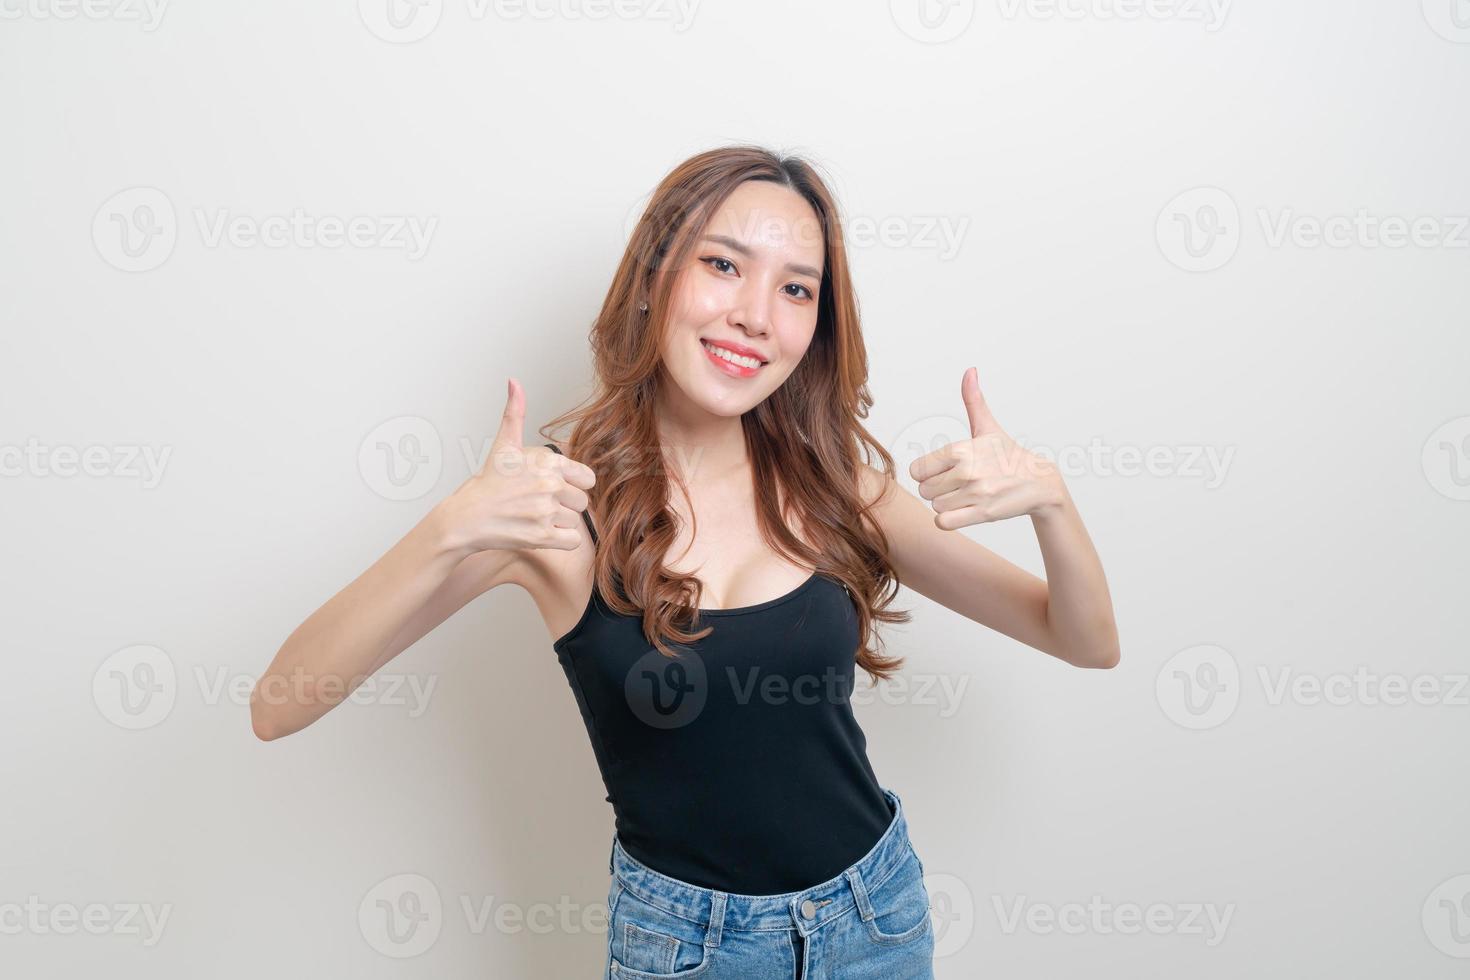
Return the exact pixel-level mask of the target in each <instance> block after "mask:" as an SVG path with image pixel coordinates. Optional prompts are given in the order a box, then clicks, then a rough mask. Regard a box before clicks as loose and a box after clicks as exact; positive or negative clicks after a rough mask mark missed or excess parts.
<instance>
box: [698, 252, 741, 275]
mask: <svg viewBox="0 0 1470 980" xmlns="http://www.w3.org/2000/svg"><path fill="white" fill-rule="evenodd" d="M699 261H701V262H706V263H708V264H709V265H710V267H711V268H713V269H715V270H716V271H719V272H724V271H725V270H724V269H723V268H721V267H720V264H724V265H727V266H729V267H730V271H731V272H734V271H735V263H734V262H731V261H730V260H729V259H727V258H723V257H721V256H719V255H710V256H706V257H705V258H702V259H700V260H699Z"/></svg>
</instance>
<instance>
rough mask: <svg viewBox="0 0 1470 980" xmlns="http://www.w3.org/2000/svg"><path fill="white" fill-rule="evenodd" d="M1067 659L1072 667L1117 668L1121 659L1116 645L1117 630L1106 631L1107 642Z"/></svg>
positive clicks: (1092, 668)
mask: <svg viewBox="0 0 1470 980" xmlns="http://www.w3.org/2000/svg"><path fill="white" fill-rule="evenodd" d="M1068 659H1069V662H1070V663H1071V664H1072V665H1073V666H1074V667H1084V668H1087V669H1090V670H1112V669H1113V668H1114V667H1116V666H1118V661H1119V660H1121V659H1122V651H1121V649H1120V648H1119V645H1118V632H1117V630H1116V629H1110V630H1108V640H1107V642H1105V643H1101V644H1094V645H1093V646H1091V647H1089V648H1088V649H1086V650H1082V651H1079V652H1077V653H1076V654H1074V655H1073V656H1072V657H1070V658H1068Z"/></svg>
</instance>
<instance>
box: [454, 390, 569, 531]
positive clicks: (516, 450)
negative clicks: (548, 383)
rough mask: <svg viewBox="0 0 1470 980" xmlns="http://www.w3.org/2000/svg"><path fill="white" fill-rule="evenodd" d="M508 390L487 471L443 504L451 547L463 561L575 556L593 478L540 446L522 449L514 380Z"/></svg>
mask: <svg viewBox="0 0 1470 980" xmlns="http://www.w3.org/2000/svg"><path fill="white" fill-rule="evenodd" d="M506 387H507V391H506V402H505V414H504V415H502V416H501V419H500V431H498V432H496V433H495V441H494V442H493V443H491V446H490V453H489V456H488V457H487V458H486V460H485V464H484V466H482V467H481V468H480V471H479V472H478V473H475V474H474V475H473V476H471V477H470V478H469V479H468V480H466V481H465V482H464V483H463V484H461V485H460V487H459V489H458V490H455V491H454V493H452V494H450V496H449V497H447V498H446V499H445V500H444V503H443V507H442V516H443V519H444V521H445V522H446V527H447V531H448V535H449V537H450V540H451V541H452V543H453V547H455V548H457V549H459V550H461V551H463V552H464V553H465V554H466V555H469V554H473V553H474V552H477V551H486V550H489V549H492V548H493V549H501V550H505V551H523V550H527V549H534V548H555V549H560V550H562V551H575V550H576V549H577V547H578V546H579V545H580V544H581V541H582V536H581V534H580V533H579V531H578V530H577V523H578V522H579V521H580V520H581V519H582V518H581V512H582V511H584V510H586V509H587V502H588V497H587V491H588V490H591V489H592V487H593V486H594V484H595V483H596V476H595V474H593V472H592V469H591V467H589V466H587V465H585V464H583V463H579V462H577V461H576V460H573V459H569V458H568V457H566V456H563V455H562V454H560V453H558V452H555V451H553V450H551V449H548V448H546V447H545V446H532V447H531V448H530V449H527V448H525V447H524V446H523V445H522V444H521V436H522V433H523V432H524V430H525V421H526V395H525V391H524V389H522V388H521V385H520V382H519V381H517V380H516V379H514V378H511V379H510V380H509V381H508V382H507V385H506Z"/></svg>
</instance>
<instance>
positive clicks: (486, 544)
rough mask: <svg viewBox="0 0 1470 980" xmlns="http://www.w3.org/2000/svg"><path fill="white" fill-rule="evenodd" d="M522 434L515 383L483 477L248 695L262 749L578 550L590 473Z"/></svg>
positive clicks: (419, 529) (398, 549) (437, 511)
mask: <svg viewBox="0 0 1470 980" xmlns="http://www.w3.org/2000/svg"><path fill="white" fill-rule="evenodd" d="M524 425H525V394H524V393H523V392H522V391H521V388H520V385H519V383H518V382H516V381H515V380H514V379H512V380H511V382H510V383H509V393H508V395H507V403H506V408H505V414H504V416H503V417H502V418H501V423H500V430H499V431H498V432H497V433H496V435H495V440H494V443H493V444H492V445H491V449H490V455H489V458H488V459H487V460H486V461H485V465H484V466H483V467H482V468H481V470H480V472H478V473H476V474H474V475H472V476H471V477H470V478H469V479H468V480H466V481H465V482H464V483H463V484H462V485H461V486H460V487H459V489H458V490H456V491H455V492H454V493H453V494H451V495H450V496H449V497H447V498H445V499H444V500H443V501H441V502H440V503H439V504H437V505H436V506H435V507H434V509H433V510H432V511H430V512H429V514H428V516H426V517H425V518H424V519H423V520H421V521H420V522H419V523H418V524H417V525H416V526H415V527H414V528H413V530H411V531H409V533H408V534H407V535H405V536H404V537H403V539H402V540H400V541H399V542H398V543H397V544H395V545H394V546H393V547H392V548H390V549H389V550H388V552H387V554H385V555H383V557H381V558H379V559H378V560H377V561H376V562H374V563H373V564H372V566H371V567H369V568H368V569H367V571H365V572H363V573H362V574H361V575H359V576H358V577H357V578H356V579H354V580H353V581H352V582H351V583H350V584H349V585H348V586H347V587H346V588H344V589H343V590H342V591H341V592H339V593H337V594H336V595H335V596H333V597H332V598H331V599H330V600H328V601H327V603H326V604H325V605H323V606H322V607H321V608H320V609H318V610H317V611H316V612H314V613H312V614H311V615H310V616H309V617H308V618H307V619H306V621H305V622H304V623H302V624H301V625H300V626H298V627H296V629H295V630H294V631H293V632H292V633H291V635H290V636H288V637H287V638H286V642H285V643H284V644H283V645H282V646H281V649H280V650H279V651H278V652H277V653H276V656H275V659H274V660H272V661H271V663H270V666H269V667H268V668H267V669H266V671H265V673H264V674H262V675H261V677H260V679H259V680H257V681H256V684H255V688H254V690H252V691H251V693H250V724H251V727H252V728H253V729H254V731H255V734H256V735H257V736H258V737H259V738H261V739H264V740H267V741H269V740H271V739H276V738H280V737H281V736H282V735H289V734H291V733H292V732H296V731H300V730H301V729H302V728H305V727H306V726H307V725H310V724H311V723H312V722H314V721H316V720H317V719H318V718H320V717H321V716H322V715H324V714H326V713H327V712H328V711H330V710H331V709H332V708H333V707H335V706H336V705H338V704H340V703H342V701H343V700H345V699H346V698H347V696H348V695H350V694H351V693H352V692H353V691H354V690H356V689H357V687H358V686H359V685H361V684H362V682H363V681H365V680H366V679H367V678H368V677H370V676H372V674H373V673H374V672H376V671H377V670H378V668H379V667H382V666H383V664H385V663H387V662H388V661H389V660H392V659H393V658H394V657H396V656H398V654H400V653H402V652H403V651H404V650H406V649H407V648H408V647H410V646H412V645H413V644H414V643H416V642H418V640H419V639H420V638H421V637H423V636H424V635H425V634H426V633H428V632H429V631H430V630H432V629H434V628H435V627H436V626H438V625H439V624H440V623H442V622H444V620H446V619H448V618H449V617H450V616H451V615H453V614H454V613H455V612H456V611H458V610H459V609H461V608H463V607H464V606H465V604H467V603H468V602H469V601H470V600H471V599H473V598H474V597H475V596H478V595H480V594H481V593H483V592H485V591H487V590H489V589H492V588H494V587H495V586H497V585H499V584H501V583H503V582H518V583H519V584H521V585H525V584H526V583H525V580H524V578H523V576H524V574H525V572H526V570H527V569H528V568H529V567H530V565H531V561H532V558H531V555H532V553H533V552H534V550H535V549H555V550H560V551H574V550H576V549H577V547H579V545H580V544H581V533H580V531H579V530H578V524H579V523H580V522H581V511H582V510H584V509H585V508H586V507H587V502H588V497H587V492H586V491H587V490H590V489H591V488H592V487H593V485H594V482H595V481H594V475H593V473H592V470H591V469H590V468H589V467H587V466H585V465H583V464H582V463H578V462H575V461H573V460H570V459H567V458H566V457H564V456H560V455H557V454H555V453H553V452H552V451H551V450H550V449H546V448H544V447H541V446H535V447H532V448H531V449H525V448H523V447H522V444H521V433H522V429H523V428H524Z"/></svg>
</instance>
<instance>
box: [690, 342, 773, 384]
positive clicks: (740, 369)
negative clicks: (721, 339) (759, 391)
mask: <svg viewBox="0 0 1470 980" xmlns="http://www.w3.org/2000/svg"><path fill="white" fill-rule="evenodd" d="M699 347H700V349H701V350H703V351H704V356H705V357H706V358H708V359H709V362H710V363H711V364H713V365H714V366H715V368H716V369H717V370H718V371H720V372H721V373H723V374H725V375H727V376H729V377H732V378H753V377H755V376H756V375H757V374H759V373H760V371H761V368H763V367H765V362H764V361H762V362H761V364H760V367H749V366H747V365H745V364H736V363H734V362H733V361H727V360H726V359H725V358H723V357H721V356H720V355H718V354H716V353H715V352H714V349H713V347H711V345H710V344H709V343H708V342H706V341H704V340H701V341H700V343H699ZM731 353H735V352H734V351H733V350H732V351H731Z"/></svg>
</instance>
